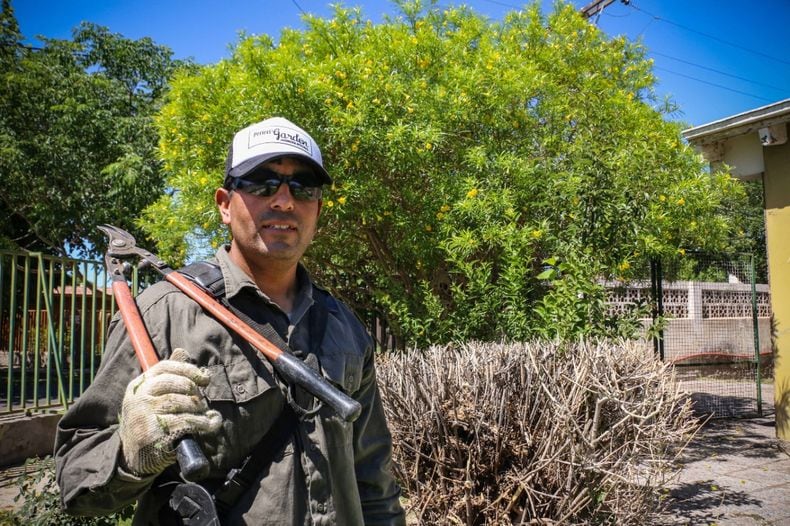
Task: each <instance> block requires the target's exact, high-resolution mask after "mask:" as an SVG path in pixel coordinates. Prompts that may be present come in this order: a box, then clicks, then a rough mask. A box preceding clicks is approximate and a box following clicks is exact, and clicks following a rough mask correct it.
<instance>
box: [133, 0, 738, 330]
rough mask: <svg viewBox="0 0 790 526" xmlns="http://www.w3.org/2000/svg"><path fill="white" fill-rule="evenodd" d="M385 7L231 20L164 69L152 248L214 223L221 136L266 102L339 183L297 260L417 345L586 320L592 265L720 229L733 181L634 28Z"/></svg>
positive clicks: (211, 228) (595, 314)
mask: <svg viewBox="0 0 790 526" xmlns="http://www.w3.org/2000/svg"><path fill="white" fill-rule="evenodd" d="M399 4H400V7H401V15H400V16H399V17H398V18H396V19H392V20H389V21H387V22H386V23H382V24H373V23H371V22H369V21H366V20H365V19H364V17H363V16H362V14H361V13H360V12H359V11H358V10H353V9H351V10H349V9H342V8H337V9H336V11H335V13H334V16H333V18H331V19H320V18H313V17H306V18H305V24H306V29H304V30H285V31H283V33H282V35H281V36H280V39H279V42H277V43H275V42H274V40H273V39H272V38H271V37H269V36H265V35H264V36H257V37H247V38H243V39H242V40H241V41H240V42H239V43H238V44H237V46H236V48H235V50H234V52H233V56H232V57H231V58H230V59H229V60H225V61H222V62H220V63H218V64H216V65H213V66H209V67H205V68H203V69H202V70H201V71H200V72H199V74H197V75H189V76H187V75H184V76H181V77H179V78H177V80H176V81H175V82H174V84H173V86H172V93H171V96H170V101H169V103H168V104H167V105H166V106H165V107H164V109H163V111H162V113H161V117H160V119H159V127H160V134H161V137H162V140H161V154H162V156H163V158H164V161H165V167H166V170H167V172H168V173H169V174H170V178H169V181H168V184H169V186H170V187H171V188H172V189H174V190H175V191H174V192H172V193H169V194H168V195H166V196H164V197H163V198H162V199H160V200H159V201H158V202H157V203H156V204H155V205H154V206H152V207H150V208H149V209H148V211H147V213H146V215H145V217H144V219H143V224H144V226H145V228H147V229H148V230H149V231H150V232H151V234H152V235H153V237H154V238H156V239H159V240H160V243H161V246H160V248H161V250H162V252H163V253H166V254H167V255H168V256H169V257H171V258H173V259H183V258H184V257H186V255H187V253H188V251H189V249H190V248H192V249H194V247H195V246H200V245H201V240H202V241H208V242H210V243H212V244H214V245H216V244H217V243H219V242H221V241H222V240H223V239H225V237H226V235H227V234H226V233H225V232H224V231H223V230H222V229H221V228H220V222H219V220H218V216H217V213H216V211H215V210H214V205H213V200H212V197H211V195H212V192H213V190H214V188H216V187H217V186H218V185H219V184H220V182H221V179H222V174H223V165H224V158H225V154H226V151H227V145H228V143H229V141H230V138H231V137H232V134H233V132H234V131H235V130H237V129H240V128H241V127H243V126H246V125H248V124H250V123H252V122H255V121H257V120H260V119H262V118H265V117H267V116H271V115H281V116H284V117H287V118H289V119H291V120H293V121H294V122H296V123H297V124H299V125H300V126H302V127H304V128H305V129H307V130H308V131H310V132H311V134H313V135H314V137H315V138H316V140H317V141H318V143H319V144H320V145H321V146H322V150H323V153H324V157H325V162H326V164H327V167H328V169H329V170H330V172H331V173H332V175H333V178H334V180H335V184H334V186H333V187H332V188H331V190H330V192H329V193H328V195H327V196H326V197H325V200H324V212H323V217H322V227H321V231H320V232H319V234H318V235H317V237H316V241H315V243H314V245H313V247H312V248H311V250H310V252H309V254H308V258H307V263H308V265H309V266H310V268H311V270H312V272H313V273H314V274H316V275H317V276H318V278H319V281H323V282H324V283H326V284H327V285H329V286H331V287H333V288H334V289H335V291H336V292H338V293H339V294H341V295H342V296H344V297H345V298H346V299H347V300H349V301H350V302H351V303H352V304H353V305H355V306H356V307H358V308H362V309H369V308H373V307H374V306H375V307H376V308H378V309H382V310H383V311H384V312H385V314H386V315H387V316H388V318H389V320H390V321H391V322H392V325H393V326H394V327H396V328H397V329H398V330H399V331H401V332H402V334H403V335H404V336H406V337H407V338H408V339H410V340H411V341H415V342H417V343H420V344H422V343H427V342H438V341H447V340H451V339H466V338H482V339H498V338H501V337H503V336H504V337H508V338H525V337H528V336H530V335H534V334H536V333H537V334H543V335H546V336H554V335H566V336H567V335H572V334H580V333H588V332H596V331H601V330H603V329H602V325H601V323H602V322H603V321H604V320H603V316H604V314H603V308H602V292H601V289H600V287H598V286H597V285H596V278H599V277H608V276H626V277H627V275H628V274H629V272H630V271H631V267H632V264H633V263H634V261H636V260H638V259H639V258H641V257H644V256H645V255H666V254H677V253H679V252H682V251H683V250H685V249H686V248H690V247H694V248H700V247H704V248H708V249H712V248H717V247H720V246H722V245H724V244H725V243H726V240H727V238H728V236H729V225H728V221H727V220H726V218H725V217H724V216H723V215H722V214H721V213H719V211H720V210H721V209H722V207H724V206H732V202H733V201H737V200H738V199H740V197H741V192H740V191H739V189H738V187H737V185H736V184H735V182H734V181H733V180H732V179H731V178H730V177H729V176H728V175H726V174H716V175H712V176H711V175H709V174H707V173H706V172H705V171H704V168H703V163H702V161H701V158H700V157H698V156H697V155H696V154H694V153H693V152H692V150H691V149H690V148H689V147H687V146H686V145H684V144H683V143H682V142H681V139H680V134H679V125H677V124H675V123H671V122H667V121H666V120H665V119H664V118H663V114H662V113H661V111H658V110H657V109H656V108H655V107H654V105H655V104H656V103H655V101H654V98H653V96H652V93H651V86H652V84H653V82H654V78H653V76H652V74H651V62H650V61H649V60H646V59H645V58H644V51H643V49H641V48H640V47H639V46H638V45H635V44H631V43H628V42H626V41H625V40H623V39H621V38H615V39H609V38H607V37H606V36H605V35H604V34H602V33H601V32H600V31H599V30H598V29H596V28H595V27H594V26H592V25H589V24H588V23H587V22H586V21H585V20H584V19H582V17H581V16H580V15H578V14H577V13H576V12H575V10H574V9H573V8H572V7H571V6H569V5H558V7H557V8H556V10H555V11H554V12H553V13H551V14H549V15H548V16H545V17H544V15H543V14H542V13H541V12H540V10H539V8H538V6H537V5H535V6H532V7H530V8H528V9H526V10H524V11H516V12H512V13H510V14H508V15H507V16H506V17H505V18H504V19H503V20H502V21H501V22H491V21H489V20H486V19H485V18H483V17H481V16H479V15H477V14H475V13H474V12H472V11H470V10H468V9H466V8H451V9H447V10H440V9H438V8H434V7H431V6H429V7H427V8H426V7H424V6H423V5H421V3H420V2H405V1H404V2H400V3H399ZM195 218H198V222H197V225H196V224H195ZM185 240H186V242H185ZM190 244H191V245H190ZM579 298H583V301H581V300H580V299H579Z"/></svg>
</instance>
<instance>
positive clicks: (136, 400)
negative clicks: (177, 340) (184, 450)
mask: <svg viewBox="0 0 790 526" xmlns="http://www.w3.org/2000/svg"><path fill="white" fill-rule="evenodd" d="M186 359H187V353H186V351H184V350H183V349H175V350H174V351H173V354H172V356H171V357H170V359H169V360H162V361H161V362H159V363H157V364H156V365H154V366H153V367H151V368H150V369H148V370H147V371H146V372H144V373H143V374H141V375H140V376H138V377H137V378H135V379H134V380H132V381H131V382H129V385H128V387H127V388H126V393H125V394H124V397H123V407H122V409H121V417H120V425H119V427H118V433H119V434H120V437H121V449H122V450H123V464H125V465H123V467H124V468H125V469H128V470H130V471H131V472H132V473H134V474H137V475H150V474H156V473H160V472H161V471H163V470H164V469H165V468H167V467H168V466H169V465H170V464H172V463H173V462H175V459H176V453H175V442H176V441H177V440H178V439H179V438H181V437H182V436H184V435H188V434H189V435H196V434H207V433H214V432H216V431H217V430H218V429H219V427H220V426H221V425H222V417H221V416H220V414H219V412H217V411H214V410H209V408H208V405H207V404H206V400H205V399H204V398H203V396H202V395H201V394H200V391H199V390H198V387H205V386H206V385H208V382H209V376H208V375H207V374H206V373H205V372H203V371H201V370H200V369H199V368H197V367H195V366H194V365H192V364H190V363H186Z"/></svg>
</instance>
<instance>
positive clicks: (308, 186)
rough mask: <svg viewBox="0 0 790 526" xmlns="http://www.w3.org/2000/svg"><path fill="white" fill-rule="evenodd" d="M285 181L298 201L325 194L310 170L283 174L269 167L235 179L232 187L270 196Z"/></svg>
mask: <svg viewBox="0 0 790 526" xmlns="http://www.w3.org/2000/svg"><path fill="white" fill-rule="evenodd" d="M283 183H285V184H287V185H288V189H289V190H290V191H291V195H292V196H293V198H294V199H296V200H297V201H318V200H319V199H321V196H322V195H323V189H322V188H321V183H319V182H318V181H317V180H316V177H315V175H314V174H312V173H310V172H297V173H295V174H293V175H283V174H280V173H277V172H275V171H274V170H269V169H267V168H261V169H258V170H255V171H254V172H253V173H251V174H250V175H249V178H248V179H242V178H240V177H239V178H237V179H235V180H234V181H233V182H232V183H231V186H230V189H231V190H243V191H244V192H245V193H248V194H252V195H255V196H258V197H270V196H273V195H274V194H276V193H277V190H279V189H280V185H282V184H283Z"/></svg>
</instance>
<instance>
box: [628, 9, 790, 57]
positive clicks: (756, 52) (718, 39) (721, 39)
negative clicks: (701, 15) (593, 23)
mask: <svg viewBox="0 0 790 526" xmlns="http://www.w3.org/2000/svg"><path fill="white" fill-rule="evenodd" d="M627 5H628V6H630V7H632V8H633V9H636V10H637V11H640V12H642V13H644V14H646V15H648V16H651V17H653V18H654V19H655V20H658V21H659V22H666V23H667V24H671V25H673V26H676V27H679V28H680V29H683V30H685V31H689V32H691V33H696V34H698V35H701V36H703V37H705V38H710V39H711V40H715V41H717V42H721V43H722V44H726V45H728V46H732V47H734V48H737V49H741V50H743V51H748V52H749V53H754V54H755V55H759V56H761V57H764V58H767V59H770V60H774V61H776V62H779V63H781V64H786V65H788V66H790V61H787V60H784V59H781V58H778V57H774V56H772V55H769V54H767V53H763V52H762V51H757V50H756V49H751V48H748V47H745V46H741V45H740V44H735V43H733V42H729V41H727V40H724V39H723V38H719V37H717V36H715V35H711V34H709V33H703V32H702V31H697V30H696V29H692V28H690V27H687V26H684V25H682V24H678V23H677V22H673V21H671V20H667V19H666V18H661V17H660V16H658V15H654V14H653V13H650V12H648V11H645V10H644V9H640V8H638V7H637V6H635V5H634V4H633V2H631V3H629V4H627Z"/></svg>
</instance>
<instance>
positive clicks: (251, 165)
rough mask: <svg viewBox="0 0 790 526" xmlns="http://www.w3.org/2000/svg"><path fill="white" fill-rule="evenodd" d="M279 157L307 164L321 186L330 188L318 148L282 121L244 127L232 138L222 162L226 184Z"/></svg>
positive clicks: (295, 126) (297, 130) (329, 179)
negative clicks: (300, 160)
mask: <svg viewBox="0 0 790 526" xmlns="http://www.w3.org/2000/svg"><path fill="white" fill-rule="evenodd" d="M279 157H299V158H300V159H304V160H306V161H307V162H308V164H310V165H311V166H312V167H313V168H315V171H316V175H318V176H319V177H320V179H321V182H322V183H323V184H332V178H331V177H329V173H328V172H327V171H326V169H325V168H324V162H323V159H322V158H321V150H320V149H319V148H318V144H316V142H315V141H314V140H313V138H312V137H310V135H309V134H308V133H307V132H306V131H304V130H303V129H302V128H300V127H299V126H297V125H296V124H294V123H292V122H291V121H289V120H288V119H284V118H282V117H272V118H270V119H266V120H263V121H261V122H259V123H257V124H253V125H251V126H247V127H246V128H244V129H243V130H241V131H239V132H238V133H236V135H234V137H233V143H232V144H231V146H230V151H229V152H228V158H227V161H226V162H225V180H226V181H227V180H228V179H229V178H237V177H244V176H245V175H246V174H248V173H250V172H251V171H252V170H254V169H255V168H256V167H257V166H258V165H260V164H262V163H265V162H266V161H271V160H273V159H277V158H279Z"/></svg>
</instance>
